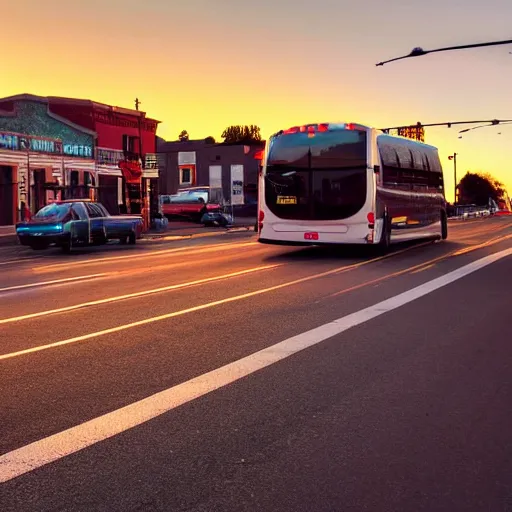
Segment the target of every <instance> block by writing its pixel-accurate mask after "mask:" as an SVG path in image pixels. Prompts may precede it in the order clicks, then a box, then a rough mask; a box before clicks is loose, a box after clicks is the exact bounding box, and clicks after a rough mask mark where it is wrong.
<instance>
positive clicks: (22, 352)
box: [0, 249, 410, 361]
mask: <svg viewBox="0 0 512 512" xmlns="http://www.w3.org/2000/svg"><path fill="white" fill-rule="evenodd" d="M409 250H410V249H403V250H402V251H398V252H395V253H391V254H387V255H385V256H380V257H378V258H373V259H371V260H367V261H362V262H359V263H354V264H353V265H346V266H343V267H338V268H335V269H332V270H328V271H326V272H321V273H320V274H313V275H310V276H306V277H301V278H300V279H295V280H293V281H288V282H286V283H281V284H278V285H275V286H270V287H269V288H260V289H259V290H255V291H253V292H248V293H244V294H242V295H235V296H233V297H228V298H226V299H220V300H216V301H213V302H207V303H206V304H201V305H199V306H194V307H191V308H187V309H182V310H180V311H173V312H172V313H166V314H165V315H160V316H154V317H151V318H146V319H144V320H139V321H137V322H132V323H129V324H123V325H119V326H117V327H111V328H110V329H105V330H103V331H96V332H91V333H89V334H83V335H82V336H76V337H74V338H69V339H67V340H62V341H56V342H54V343H48V344H46V345H39V346H37V347H32V348H27V349H24V350H18V351H17V352H11V353H8V354H2V355H0V361H1V360H4V359H12V358H13V357H19V356H24V355H27V354H34V353H35V352H41V351H42V350H49V349H52V348H57V347H62V346H64V345H70V344H72V343H78V342H80V341H85V340H89V339H92V338H99V337H100V336H105V335H107V334H113V333H116V332H120V331H125V330H127V329H132V328H134V327H140V326H142V325H147V324H152V323H154V322H160V321H162V320H168V319H170V318H175V317H177V316H182V315H186V314H188V313H194V312H196V311H201V310H203V309H208V308H213V307H215V306H220V305H223V304H228V303H230V302H234V301H238V300H243V299H247V298H249V297H254V296H256V295H261V294H263V293H269V292H272V291H275V290H280V289H281V288H287V287H288V286H293V285H296V284H301V283H305V282H307V281H311V280H313V279H318V278H321V277H326V276H330V275H334V274H339V273H342V272H347V271H349V270H353V269H356V268H359V267H362V266H364V265H369V264H370V263H374V262H376V261H379V260H382V259H385V258H390V257H392V256H394V255H396V254H398V253H400V252H406V251H409ZM71 307H72V306H71ZM8 321H9V319H4V320H0V323H8Z"/></svg>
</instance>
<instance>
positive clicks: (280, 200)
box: [277, 196, 297, 204]
mask: <svg viewBox="0 0 512 512" xmlns="http://www.w3.org/2000/svg"><path fill="white" fill-rule="evenodd" d="M277 204H297V198H296V197H295V196H277Z"/></svg>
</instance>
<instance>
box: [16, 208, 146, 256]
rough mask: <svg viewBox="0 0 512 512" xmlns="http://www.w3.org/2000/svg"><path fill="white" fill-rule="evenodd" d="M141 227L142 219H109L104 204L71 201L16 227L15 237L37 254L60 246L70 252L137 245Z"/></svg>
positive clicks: (134, 216)
mask: <svg viewBox="0 0 512 512" xmlns="http://www.w3.org/2000/svg"><path fill="white" fill-rule="evenodd" d="M142 226H143V222H142V217H140V216H137V215H117V216H115V215H110V214H109V213H108V211H107V210H106V209H105V207H104V206H103V205H102V204H101V203H95V202H92V201H84V200H80V201H76V200H69V201H56V202H53V203H51V204H49V205H47V206H45V207H43V208H42V209H41V210H39V211H38V212H37V213H36V215H34V217H32V219H30V221H28V222H22V223H19V224H17V225H16V234H17V236H18V240H19V242H20V244H21V245H27V246H29V247H31V248H32V249H34V250H43V249H47V248H48V247H50V246H57V247H61V248H62V250H63V251H64V252H69V251H71V249H72V248H74V247H86V246H90V245H103V244H106V243H107V242H108V241H110V240H119V241H120V242H121V243H123V244H126V243H129V244H135V243H136V241H137V239H139V238H140V237H141V234H142Z"/></svg>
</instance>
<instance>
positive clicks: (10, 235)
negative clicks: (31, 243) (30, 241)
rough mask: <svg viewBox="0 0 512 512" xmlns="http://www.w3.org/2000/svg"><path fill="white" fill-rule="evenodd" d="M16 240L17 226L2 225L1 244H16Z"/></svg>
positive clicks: (0, 230)
mask: <svg viewBox="0 0 512 512" xmlns="http://www.w3.org/2000/svg"><path fill="white" fill-rule="evenodd" d="M16 242H17V239H16V227H15V226H0V245H15V244H16Z"/></svg>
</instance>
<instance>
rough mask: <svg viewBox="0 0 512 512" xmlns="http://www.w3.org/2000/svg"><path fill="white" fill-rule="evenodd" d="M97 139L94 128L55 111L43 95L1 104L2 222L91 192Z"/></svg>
mask: <svg viewBox="0 0 512 512" xmlns="http://www.w3.org/2000/svg"><path fill="white" fill-rule="evenodd" d="M6 106H7V107H10V110H8V109H6ZM94 143H95V133H94V132H92V131H90V130H87V129H85V128H80V127H78V126H76V125H74V124H73V123H71V122H69V121H68V120H65V119H61V118H59V117H58V116H55V115H54V114H51V113H50V112H49V111H48V107H47V105H46V104H45V102H44V101H40V100H31V99H25V98H24V99H20V100H17V101H11V102H9V103H8V104H6V105H1V104H0V169H1V170H0V201H1V203H2V205H3V206H2V207H0V225H1V224H3V225H7V224H14V223H15V222H17V221H19V220H22V219H24V218H26V217H27V215H30V214H34V213H35V212H37V211H38V210H39V209H40V208H41V207H42V206H44V205H45V204H47V203H48V202H49V201H51V200H55V199H66V198H69V197H90V196H91V195H93V194H94V188H95V186H96V184H95V182H96V174H95V173H96V171H95V161H94V150H95V148H94ZM11 202H12V207H11V204H10V203H11Z"/></svg>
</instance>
